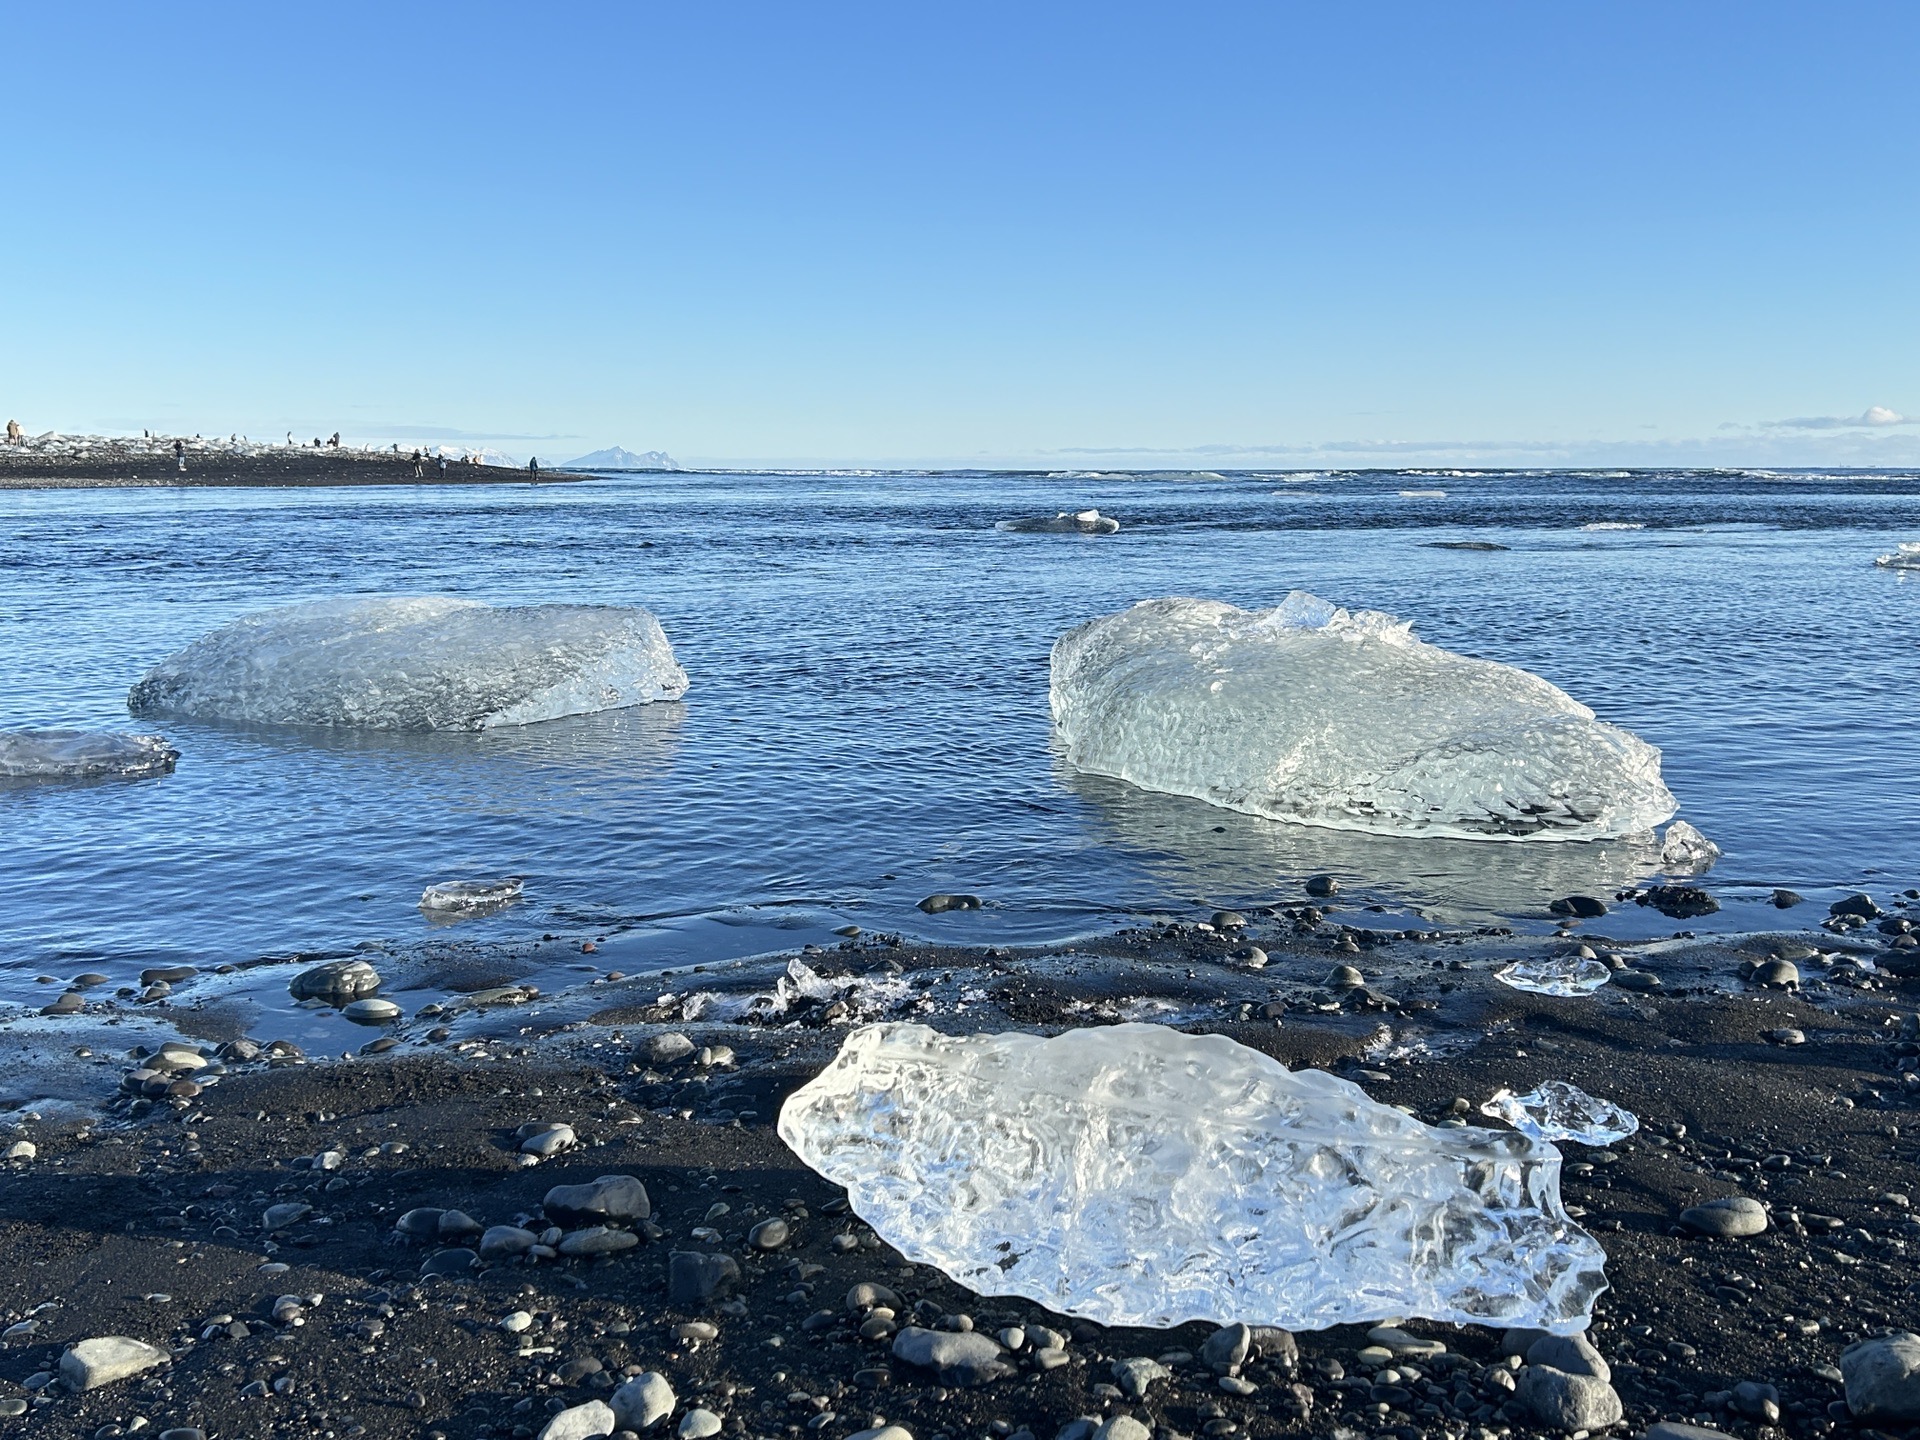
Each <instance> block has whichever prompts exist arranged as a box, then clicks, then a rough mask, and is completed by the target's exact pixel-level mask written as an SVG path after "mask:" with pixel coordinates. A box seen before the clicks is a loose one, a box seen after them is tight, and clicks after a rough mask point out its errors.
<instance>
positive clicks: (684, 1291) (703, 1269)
mask: <svg viewBox="0 0 1920 1440" xmlns="http://www.w3.org/2000/svg"><path fill="white" fill-rule="evenodd" d="M739 1278H740V1262H739V1261H737V1260H735V1259H734V1258H733V1257H732V1256H731V1255H708V1254H706V1253H704V1252H702V1251H698V1250H676V1251H674V1252H673V1254H672V1255H670V1256H668V1257H667V1298H668V1299H669V1300H671V1301H672V1302H673V1303H674V1304H676V1305H700V1304H704V1303H705V1302H706V1301H708V1300H711V1299H712V1298H713V1297H714V1296H716V1295H718V1294H719V1293H720V1292H721V1291H723V1290H725V1289H727V1288H728V1287H729V1286H731V1285H732V1284H733V1283H734V1282H735V1281H736V1280H738V1279H739Z"/></svg>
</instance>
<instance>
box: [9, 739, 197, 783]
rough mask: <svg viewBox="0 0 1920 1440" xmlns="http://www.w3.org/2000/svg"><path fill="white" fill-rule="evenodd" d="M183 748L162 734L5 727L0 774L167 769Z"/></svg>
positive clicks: (93, 774) (60, 776) (30, 776)
mask: <svg viewBox="0 0 1920 1440" xmlns="http://www.w3.org/2000/svg"><path fill="white" fill-rule="evenodd" d="M179 758H180V752H179V751H178V750H176V749H174V748H173V747H172V746H171V745H169V744H168V743H167V742H166V741H165V740H163V739H161V738H160V736H158V735H125V734H121V733H118V732H116V731H87V730H12V731H0V779H8V780H99V779H105V778H109V777H112V778H116V779H134V780H137V779H140V778H143V777H145V776H148V775H165V774H167V773H168V772H169V771H171V770H172V769H173V764H174V762H175V761H176V760H178V759H179Z"/></svg>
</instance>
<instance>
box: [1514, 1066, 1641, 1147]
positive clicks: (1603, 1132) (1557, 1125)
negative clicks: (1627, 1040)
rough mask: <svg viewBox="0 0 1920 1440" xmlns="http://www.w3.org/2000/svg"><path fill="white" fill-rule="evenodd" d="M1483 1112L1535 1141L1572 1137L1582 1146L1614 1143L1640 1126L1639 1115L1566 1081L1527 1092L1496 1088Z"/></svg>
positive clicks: (1553, 1081) (1556, 1081) (1552, 1081)
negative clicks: (1521, 1092) (1522, 1093)
mask: <svg viewBox="0 0 1920 1440" xmlns="http://www.w3.org/2000/svg"><path fill="white" fill-rule="evenodd" d="M1480 1113H1481V1114H1482V1115H1490V1116H1492V1117H1493V1118H1494V1119H1495V1120H1504V1121H1506V1122H1507V1124H1509V1125H1511V1126H1513V1128H1514V1129H1516V1130H1518V1131H1519V1132H1520V1133H1521V1134H1522V1135H1531V1136H1533V1138H1534V1139H1536V1140H1573V1141H1577V1142H1578V1143H1580V1144H1582V1145H1611V1144H1612V1143H1613V1142H1614V1141H1616V1140H1624V1139H1626V1138H1627V1136H1629V1135H1631V1134H1633V1132H1634V1131H1636V1130H1638V1129H1639V1128H1640V1121H1639V1118H1638V1117H1637V1116H1635V1115H1633V1114H1631V1113H1629V1112H1628V1111H1626V1110H1623V1109H1621V1108H1620V1107H1619V1106H1618V1105H1616V1104H1614V1103H1613V1102H1612V1101H1611V1100H1602V1099H1599V1098H1598V1097H1596V1096H1593V1095H1589V1094H1587V1092H1586V1091H1584V1090H1582V1089H1581V1088H1580V1087H1579V1086H1577V1085H1569V1084H1568V1083H1567V1082H1566V1081H1564V1080H1549V1081H1547V1082H1546V1084H1544V1085H1542V1086H1540V1087H1539V1088H1538V1089H1537V1090H1531V1091H1528V1092H1527V1093H1526V1094H1525V1095H1516V1094H1514V1093H1513V1091H1511V1090H1498V1091H1495V1092H1494V1096H1493V1098H1492V1099H1491V1100H1489V1101H1487V1103H1486V1104H1484V1105H1482V1106H1481V1107H1480Z"/></svg>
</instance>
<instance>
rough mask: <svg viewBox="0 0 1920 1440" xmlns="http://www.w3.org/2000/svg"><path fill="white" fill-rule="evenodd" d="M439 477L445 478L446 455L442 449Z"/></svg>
mask: <svg viewBox="0 0 1920 1440" xmlns="http://www.w3.org/2000/svg"><path fill="white" fill-rule="evenodd" d="M440 478H441V479H442V480H444V479H446V478H447V455H446V452H445V451H444V450H443V451H441V452H440Z"/></svg>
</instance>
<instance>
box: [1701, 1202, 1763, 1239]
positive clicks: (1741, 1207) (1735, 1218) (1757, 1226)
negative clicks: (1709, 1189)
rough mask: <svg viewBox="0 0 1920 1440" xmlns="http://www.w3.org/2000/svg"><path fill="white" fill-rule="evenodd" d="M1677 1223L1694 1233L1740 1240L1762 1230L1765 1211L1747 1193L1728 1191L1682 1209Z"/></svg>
mask: <svg viewBox="0 0 1920 1440" xmlns="http://www.w3.org/2000/svg"><path fill="white" fill-rule="evenodd" d="M1680 1223H1681V1224H1682V1225H1684V1226H1686V1228H1687V1229H1689V1230H1691V1231H1693V1232H1694V1233H1695V1234H1696V1235H1711V1236H1715V1237H1717V1238H1720V1239H1729V1240H1742V1239H1746V1238H1747V1237H1749V1236H1753V1235H1758V1234H1761V1233H1762V1232H1763V1231H1765V1230H1766V1228H1767V1211H1766V1207H1765V1206H1763V1205H1762V1204H1761V1203H1760V1202H1759V1201H1758V1200H1755V1199H1752V1198H1751V1197H1749V1196H1746V1195H1728V1196H1724V1197H1722V1198H1721V1199H1718V1200H1708V1201H1706V1202H1705V1203H1704V1204H1700V1205H1694V1206H1690V1207H1689V1208H1687V1209H1685V1210H1682V1211H1681V1212H1680Z"/></svg>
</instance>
